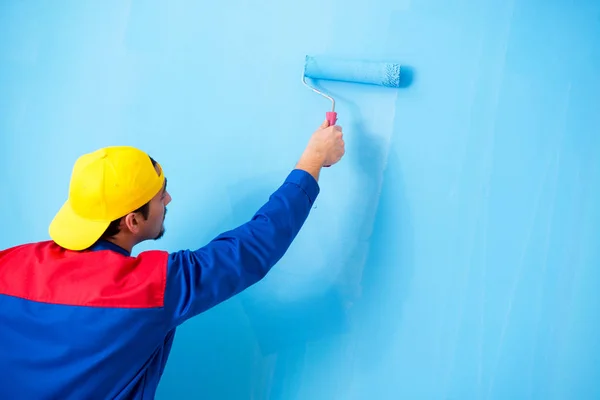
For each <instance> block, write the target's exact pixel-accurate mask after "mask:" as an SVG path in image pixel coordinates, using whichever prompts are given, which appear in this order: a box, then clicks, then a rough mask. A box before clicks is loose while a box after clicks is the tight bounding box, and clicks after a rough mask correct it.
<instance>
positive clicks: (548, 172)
mask: <svg viewBox="0 0 600 400" xmlns="http://www.w3.org/2000/svg"><path fill="white" fill-rule="evenodd" d="M598 38H600V3H598V2H594V1H591V0H587V1H586V0H584V1H580V2H578V3H577V4H576V5H574V4H573V3H571V2H568V1H566V0H554V1H550V2H548V1H546V2H542V1H541V0H532V1H523V0H509V1H499V0H492V1H487V2H479V1H475V0H464V1H461V2H444V1H441V0H420V1H416V0H413V1H411V0H402V1H389V0H373V1H370V2H360V1H358V0H326V1H324V2H322V3H319V2H317V1H316V0H308V1H303V2H282V1H271V0H264V1H260V2H249V1H243V0H228V1H225V2H219V3H214V4H206V3H203V2H193V1H187V0H186V1H184V0H177V1H169V2H160V3H159V2H147V1H107V2H102V3H100V2H94V3H91V2H90V3H87V2H67V1H63V2H53V3H52V4H50V3H42V2H38V3H32V2H29V3H25V2H5V3H2V5H0V87H2V91H0V149H2V154H1V157H0V167H1V168H0V170H1V171H3V172H2V175H1V177H2V180H3V183H4V185H3V187H4V188H5V189H4V190H5V192H3V193H5V195H4V196H2V197H1V200H0V206H1V207H2V209H4V210H10V212H6V213H5V214H4V215H3V217H4V224H5V227H7V228H5V229H4V231H3V233H2V234H0V246H2V247H8V246H11V245H14V244H18V243H21V242H25V241H31V240H40V239H45V238H47V233H46V232H47V224H48V222H49V220H50V219H51V218H52V216H53V214H54V212H55V211H56V209H57V207H58V206H59V205H60V204H62V202H63V201H64V197H65V196H66V190H67V185H68V176H69V173H70V168H71V166H72V163H73V161H74V160H75V158H76V157H77V156H78V155H80V154H81V153H82V152H86V151H89V150H91V149H94V148H96V147H99V146H105V145H110V144H132V145H135V146H139V147H141V148H144V149H146V150H147V151H148V152H150V153H151V154H152V155H153V156H154V157H156V158H157V159H159V160H160V162H161V163H162V164H163V165H164V167H165V168H166V170H167V172H168V175H169V187H170V189H171V193H172V195H173V202H172V203H171V206H170V209H169V219H168V225H167V229H168V232H167V236H166V237H165V238H164V239H163V240H162V241H161V242H157V243H148V244H146V245H144V246H142V247H141V248H140V249H139V250H143V249H146V248H150V247H158V248H163V249H167V250H176V249H180V248H194V247H198V246H201V245H202V244H204V243H205V242H206V241H208V240H209V239H211V238H212V237H214V236H215V235H216V234H218V233H219V232H220V231H221V230H225V229H229V228H231V227H234V226H235V225H237V224H239V223H242V222H245V221H246V220H247V219H248V218H250V217H251V215H252V213H253V212H254V211H255V210H256V209H257V208H258V207H259V206H260V205H261V204H262V203H263V202H264V201H266V199H267V198H268V195H269V194H270V193H271V191H272V190H274V189H275V188H276V187H277V186H278V185H279V184H280V183H281V181H282V179H283V178H284V177H285V175H286V174H287V173H288V172H289V170H290V168H292V167H293V165H294V164H295V161H296V159H297V158H298V156H299V155H300V153H301V151H302V149H303V146H304V145H305V144H306V141H307V140H308V138H309V135H310V134H311V133H312V131H313V130H314V129H315V128H316V127H317V126H318V125H319V124H320V123H321V121H322V120H323V119H324V116H325V111H327V109H328V107H329V104H328V103H327V101H326V100H324V99H323V98H321V97H320V96H318V95H316V94H314V93H313V92H311V91H310V90H308V89H306V88H305V87H304V86H303V85H302V84H301V81H300V78H301V73H302V66H303V61H304V56H305V55H306V54H328V55H332V56H344V57H351V58H362V59H381V60H393V61H399V62H401V63H403V65H404V69H403V78H402V79H403V87H402V88H401V89H398V90H390V89H384V88H376V87H368V86H363V85H351V84H345V83H337V82H336V83H333V82H319V84H320V86H321V87H322V88H324V89H326V90H328V91H330V92H331V93H332V94H334V95H335V96H336V99H337V100H338V110H337V111H338V113H339V118H340V124H341V125H342V126H343V127H344V132H345V138H346V141H347V150H348V151H347V155H346V158H345V159H344V161H343V162H342V163H341V164H340V165H338V166H336V167H334V168H331V169H328V170H326V171H324V173H323V176H322V180H321V186H322V192H321V195H320V197H319V199H318V201H317V203H316V207H315V209H314V210H313V212H312V215H311V216H310V218H309V220H308V222H307V224H306V226H305V228H304V229H303V231H302V232H301V234H300V235H299V237H298V239H297V241H296V242H295V243H294V244H293V246H292V248H291V249H290V251H289V253H288V254H287V255H286V256H285V257H284V258H283V259H282V261H281V263H280V264H279V265H278V266H277V267H276V268H275V269H274V270H273V271H272V273H271V274H270V275H269V276H268V277H267V279H265V280H264V281H263V282H261V283H260V284H258V285H256V286H254V287H253V288H251V289H250V290H248V291H247V292H245V293H243V294H242V295H240V296H238V297H236V298H235V299H232V300H231V301H228V302H226V303H223V304H221V305H220V306H218V307H217V308H215V309H213V310H211V311H209V312H207V313H206V314H204V315H202V316H200V317H198V318H196V319H194V320H192V321H189V322H188V323H186V325H184V326H183V327H181V328H180V329H179V331H178V333H177V338H176V341H175V346H174V348H173V352H172V356H171V359H170V362H169V365H168V367H167V369H166V371H165V375H164V378H163V382H162V384H161V387H160V388H159V393H158V398H161V399H170V398H180V397H185V395H186V393H192V394H193V396H197V397H202V398H210V399H239V398H243V399H248V398H250V399H269V400H279V399H285V400H290V399H292V400H294V399H315V400H316V399H328V400H329V399H344V400H353V399H367V398H371V397H373V398H377V399H398V398H418V399H438V398H445V399H455V398H460V399H506V398H518V399H521V398H532V399H538V398H539V399H545V400H546V399H565V398H583V399H588V398H597V397H599V396H600V390H599V389H598V385H597V384H596V382H597V381H598V379H599V378H600V371H599V370H598V368H597V365H598V364H599V363H600V347H599V346H598V344H597V343H598V341H597V337H598V336H599V335H600V329H599V327H600V323H599V320H598V315H600V294H599V292H598V291H597V290H596V288H597V286H598V282H600V272H599V271H600V269H598V267H597V266H598V265H600V252H599V251H598V246H597V242H598V239H599V238H600V228H599V227H600V211H599V210H600V208H599V207H598V206H597V205H598V204H600V139H598V138H599V136H598V135H597V132H598V126H600V113H598V111H597V110H598V104H600V95H599V93H600V75H598V73H597V71H598V70H600V40H599V39H598ZM15 171H18V172H15ZM40 193H43V195H40ZM42 198H43V199H44V201H43V202H40V199H42Z"/></svg>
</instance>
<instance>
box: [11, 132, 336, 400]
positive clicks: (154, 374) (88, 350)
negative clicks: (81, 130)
mask: <svg viewBox="0 0 600 400" xmlns="http://www.w3.org/2000/svg"><path fill="white" fill-rule="evenodd" d="M344 152H345V150H344V141H343V138H342V130H341V128H339V127H337V126H328V124H327V122H324V123H323V124H322V125H321V126H320V127H319V129H317V130H316V131H315V132H314V133H313V135H312V136H311V138H310V140H309V142H308V145H307V147H306V148H305V150H304V152H303V154H302V156H301V158H300V160H299V162H298V163H297V165H296V167H295V168H294V169H293V170H292V171H291V172H290V174H289V175H288V176H287V178H286V180H285V181H284V182H283V184H282V185H281V186H280V187H279V188H278V189H277V190H276V191H275V192H274V193H272V195H271V196H270V197H269V200H268V201H267V202H266V203H265V204H264V205H263V206H262V207H261V208H260V209H259V210H258V211H257V212H256V214H255V215H254V216H253V218H252V219H251V220H250V221H248V222H247V223H245V224H243V225H241V226H239V227H237V228H235V229H233V230H231V231H228V232H224V233H222V234H220V235H219V236H217V237H216V238H215V239H214V240H212V241H211V242H210V243H208V244H206V245H205V246H204V247H201V248H199V249H197V250H195V251H190V250H182V251H177V252H173V253H167V252H164V251H145V252H141V253H140V254H139V255H138V256H137V257H133V256H131V251H132V249H133V247H134V246H135V245H136V244H138V243H140V242H142V241H145V240H151V239H156V238H159V237H160V236H162V234H163V232H164V227H163V221H164V218H165V212H166V206H167V204H169V202H170V201H171V197H170V195H169V193H168V192H167V185H166V178H165V175H164V171H163V169H162V168H161V166H160V164H159V163H157V162H156V161H154V160H153V159H151V158H150V157H149V156H148V155H147V154H146V153H144V152H142V151H140V150H138V149H135V148H131V147H109V148H104V149H100V150H97V151H95V152H93V153H90V154H86V155H83V156H82V157H80V158H79V159H78V160H77V161H76V163H75V166H74V168H73V172H72V176H71V181H70V186H69V196H68V200H67V201H66V203H65V204H64V205H63V207H62V208H61V209H60V211H59V212H58V213H57V215H56V216H55V218H54V219H53V221H52V223H51V224H50V228H49V233H50V236H51V238H52V240H49V241H43V242H38V243H29V244H24V245H20V246H15V247H13V248H10V249H7V250H4V251H2V252H0V371H1V373H0V399H11V400H12V399H15V400H17V399H26V400H38V399H61V400H69V399H77V400H81V399H86V400H87V399H152V398H153V397H154V395H155V391H156V388H157V385H158V382H159V380H160V377H161V375H162V373H163V370H164V368H165V364H166V362H167V358H168V356H169V352H170V350H171V346H172V343H173V338H174V334H175V329H176V327H177V326H179V325H181V324H182V323H183V322H184V321H186V320H188V319H189V318H191V317H193V316H196V315H198V314H200V313H202V312H204V311H206V310H208V309H209V308H211V307H214V306H216V305H217V304H219V303H221V302H223V301H224V300H226V299H229V298H230V297H232V296H234V295H235V294H237V293H240V292H241V291H243V290H244V289H246V288H248V287H249V286H251V285H253V284H255V283H256V282H258V281H259V280H261V279H262V278H263V277H264V276H265V275H266V274H267V273H268V272H269V270H270V269H271V268H272V267H273V266H274V265H275V264H276V263H277V262H278V261H279V260H280V258H281V257H282V256H283V255H284V253H285V252H286V251H287V249H288V247H289V246H290V244H291V243H292V241H293V240H294V238H295V237H296V235H297V234H298V232H299V230H300V228H301V227H302V225H303V223H304V221H305V220H306V218H307V217H308V214H309V212H310V210H311V207H312V204H313V202H314V201H315V198H316V197H317V195H318V193H319V190H320V189H319V186H318V183H317V182H318V179H319V173H320V171H321V168H322V167H323V166H329V165H333V164H335V163H337V162H338V161H339V160H340V159H341V158H342V156H343V155H344Z"/></svg>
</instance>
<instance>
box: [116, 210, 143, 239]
mask: <svg viewBox="0 0 600 400" xmlns="http://www.w3.org/2000/svg"><path fill="white" fill-rule="evenodd" d="M139 218H140V216H139V215H137V214H136V213H129V214H127V215H126V216H125V218H123V222H122V223H121V224H122V225H123V228H125V229H127V230H128V231H129V232H131V233H133V234H137V233H139V231H140V219H139Z"/></svg>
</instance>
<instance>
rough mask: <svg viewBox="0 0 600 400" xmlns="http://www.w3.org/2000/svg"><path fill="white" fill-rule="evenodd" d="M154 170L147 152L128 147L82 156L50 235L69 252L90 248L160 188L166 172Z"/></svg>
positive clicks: (158, 166)
mask: <svg viewBox="0 0 600 400" xmlns="http://www.w3.org/2000/svg"><path fill="white" fill-rule="evenodd" d="M156 169H158V170H159V173H157V170H156ZM156 169H155V167H154V166H153V165H152V160H151V159H150V157H149V156H148V154H146V153H145V152H143V151H141V150H138V149H136V148H134V147H130V146H112V147H105V148H102V149H99V150H96V151H94V152H92V153H88V154H84V155H82V156H81V157H79V158H78V159H77V161H76V162H75V165H74V166H73V171H72V174H71V181H70V184H69V196H68V199H67V201H66V202H65V203H64V205H63V206H62V207H61V209H60V210H59V211H58V213H57V214H56V216H55V217H54V219H53V220H52V222H51V223H50V227H49V233H50V237H51V238H52V239H53V240H54V241H55V242H56V243H57V244H58V245H60V246H62V247H64V248H66V249H69V250H83V249H86V248H88V247H90V246H91V245H92V244H94V243H95V242H96V241H97V240H98V239H99V238H100V237H101V236H102V234H103V233H104V231H105V230H106V228H108V226H109V225H110V223H111V222H112V221H114V220H116V219H118V218H120V217H122V216H124V215H126V214H128V213H130V212H132V211H134V210H136V209H138V208H139V207H141V206H143V205H144V204H146V203H147V202H148V201H150V200H151V199H152V198H153V197H154V196H155V195H156V194H157V193H158V192H159V191H160V190H161V189H162V187H163V183H164V180H165V177H164V173H163V171H162V168H161V167H160V165H158V164H157V168H156Z"/></svg>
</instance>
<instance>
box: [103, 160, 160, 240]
mask: <svg viewBox="0 0 600 400" xmlns="http://www.w3.org/2000/svg"><path fill="white" fill-rule="evenodd" d="M149 157H150V156H149ZM150 161H152V166H153V167H155V168H156V164H157V163H156V161H155V160H154V159H153V158H152V157H150ZM133 212H135V213H140V214H142V217H144V220H146V219H148V214H149V213H150V202H147V203H146V204H144V205H143V206H141V207H140V208H138V209H137V210H134V211H133ZM123 218H124V216H123V217H120V218H117V219H115V220H114V221H112V222H111V223H110V225H108V228H106V230H105V231H104V233H103V234H102V236H101V237H100V239H107V238H110V237H113V236H115V235H116V234H117V233H119V232H120V231H121V229H120V228H119V225H121V220H122V219H123Z"/></svg>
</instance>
